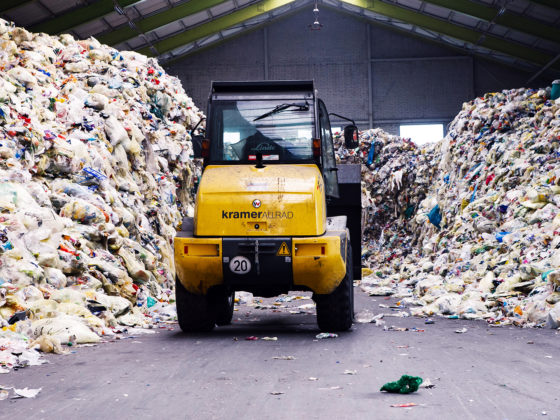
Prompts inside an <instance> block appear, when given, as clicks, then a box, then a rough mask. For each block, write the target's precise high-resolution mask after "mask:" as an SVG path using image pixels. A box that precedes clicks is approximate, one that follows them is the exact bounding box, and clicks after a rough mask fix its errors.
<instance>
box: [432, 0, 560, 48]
mask: <svg viewBox="0 0 560 420" xmlns="http://www.w3.org/2000/svg"><path fill="white" fill-rule="evenodd" d="M424 3H431V4H435V5H437V6H441V7H445V8H447V9H451V10H454V11H457V12H460V13H462V14H464V15H468V16H472V17H475V18H477V19H482V20H484V21H486V22H492V21H493V22H494V23H496V24H498V25H501V26H505V27H507V28H511V29H515V30H516V31H519V32H523V33H526V34H530V35H534V36H536V37H539V38H544V39H548V40H550V41H553V42H558V43H560V29H559V28H557V27H554V26H551V25H548V24H547V23H546V22H543V21H540V20H537V19H533V18H530V17H527V16H521V15H518V14H516V13H513V12H511V11H509V10H507V9H506V10H505V11H504V12H503V13H502V14H499V12H500V10H499V9H496V8H494V7H491V6H484V5H482V4H480V3H475V2H473V1H469V0H453V1H449V0H424Z"/></svg>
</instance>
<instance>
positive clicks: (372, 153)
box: [367, 142, 375, 165]
mask: <svg viewBox="0 0 560 420" xmlns="http://www.w3.org/2000/svg"><path fill="white" fill-rule="evenodd" d="M373 159H375V143H374V142H372V143H371V147H370V148H369V153H368V157H367V164H368V165H371V164H372V163H373Z"/></svg>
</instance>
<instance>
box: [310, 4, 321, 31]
mask: <svg viewBox="0 0 560 420" xmlns="http://www.w3.org/2000/svg"><path fill="white" fill-rule="evenodd" d="M313 16H315V22H313V24H311V25H308V26H309V29H311V30H312V31H319V30H321V28H322V27H323V25H322V24H321V23H320V22H319V6H318V4H317V0H315V7H314V8H313Z"/></svg>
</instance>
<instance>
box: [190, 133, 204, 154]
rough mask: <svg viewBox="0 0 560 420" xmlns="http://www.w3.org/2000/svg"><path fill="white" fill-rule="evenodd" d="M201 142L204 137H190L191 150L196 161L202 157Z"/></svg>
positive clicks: (198, 135)
mask: <svg viewBox="0 0 560 420" xmlns="http://www.w3.org/2000/svg"><path fill="white" fill-rule="evenodd" d="M202 140H204V136H203V135H200V134H197V135H193V136H192V140H191V141H192V148H193V152H194V157H195V158H196V159H198V158H201V157H202Z"/></svg>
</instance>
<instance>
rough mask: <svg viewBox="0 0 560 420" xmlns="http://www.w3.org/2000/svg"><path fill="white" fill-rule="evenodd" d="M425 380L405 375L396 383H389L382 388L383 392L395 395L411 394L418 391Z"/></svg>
mask: <svg viewBox="0 0 560 420" xmlns="http://www.w3.org/2000/svg"><path fill="white" fill-rule="evenodd" d="M422 381H423V379H422V378H420V377H418V376H408V375H403V376H401V379H399V380H398V381H396V382H387V383H386V384H385V385H383V386H382V387H381V391H387V392H392V393H395V394H410V393H411V392H416V391H418V387H419V386H420V384H421V383H422Z"/></svg>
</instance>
